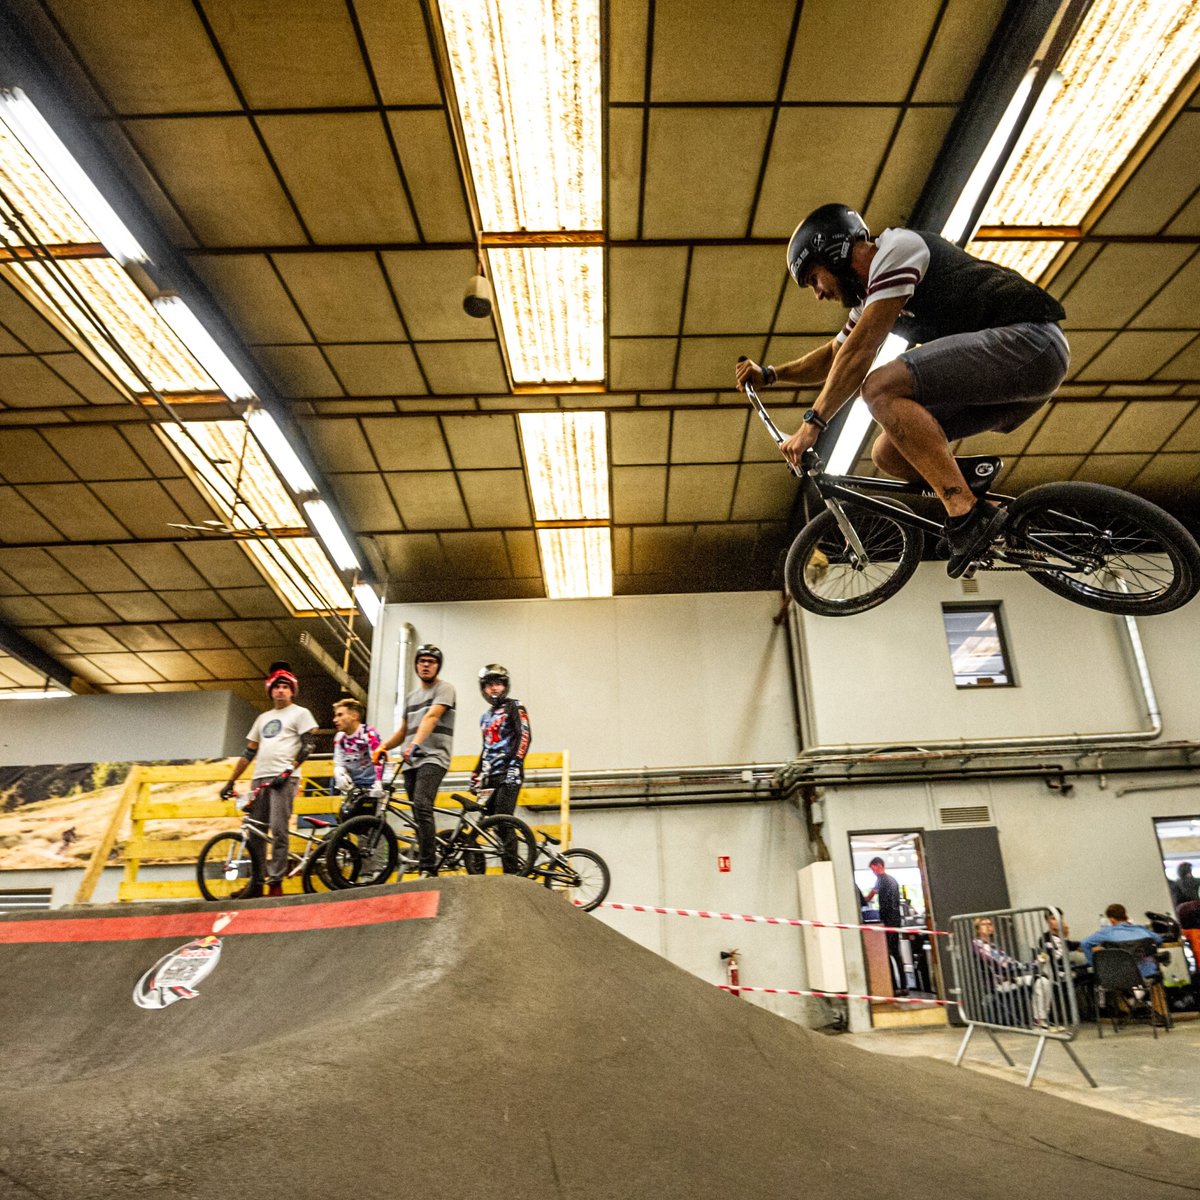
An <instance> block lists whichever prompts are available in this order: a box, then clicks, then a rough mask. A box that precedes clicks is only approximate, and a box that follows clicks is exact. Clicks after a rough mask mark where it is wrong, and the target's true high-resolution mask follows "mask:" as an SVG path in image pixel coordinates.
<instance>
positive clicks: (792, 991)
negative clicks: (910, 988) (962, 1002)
mask: <svg viewBox="0 0 1200 1200" xmlns="http://www.w3.org/2000/svg"><path fill="white" fill-rule="evenodd" d="M717 987H718V988H719V989H720V990H721V991H723V992H733V991H738V992H765V993H767V995H769V996H816V997H817V998H818V999H819V1000H883V1001H886V1002H887V1003H889V1004H944V1005H951V1004H957V1003H958V1001H957V1000H929V999H925V998H923V997H921V996H863V995H859V994H858V993H856V992H807V991H804V990H803V989H802V988H765V987H747V986H746V985H745V984H744V983H739V984H738V986H737V987H736V988H733V987H730V985H729V984H727V983H718V984H717Z"/></svg>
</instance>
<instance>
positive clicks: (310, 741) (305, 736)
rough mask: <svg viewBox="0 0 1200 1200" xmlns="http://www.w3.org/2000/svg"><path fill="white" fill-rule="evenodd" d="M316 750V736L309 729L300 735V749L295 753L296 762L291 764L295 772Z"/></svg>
mask: <svg viewBox="0 0 1200 1200" xmlns="http://www.w3.org/2000/svg"><path fill="white" fill-rule="evenodd" d="M316 748H317V735H316V734H315V733H313V731H312V730H311V729H310V730H309V731H308V732H307V733H302V734H301V735H300V749H299V750H297V751H296V761H295V762H294V763H292V769H293V770H295V769H296V768H297V767H298V766H299V765H300V764H301V763H302V762H303V761H304V760H305V759H306V758H307V757H308V756H309V755H310V754H312V752H313V751H314V750H315V749H316Z"/></svg>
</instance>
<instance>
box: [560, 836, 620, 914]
mask: <svg viewBox="0 0 1200 1200" xmlns="http://www.w3.org/2000/svg"><path fill="white" fill-rule="evenodd" d="M563 858H565V859H566V860H567V862H566V865H565V866H563V865H561V864H556V865H555V867H554V869H553V870H552V871H550V872H549V874H548V875H547V876H546V886H547V887H548V888H549V889H550V890H551V891H554V892H559V893H561V894H562V895H563V896H565V897H566V898H567V899H568V900H569V901H570V902H571V903H572V904H574V905H576V906H577V907H578V908H580V909H582V910H583V911H584V912H591V911H592V909H593V908H596V907H597V906H598V905H599V904H601V903H603V901H604V897H605V896H607V895H608V885H609V882H610V879H609V874H608V864H607V863H606V862H605V861H604V859H602V858H601V857H600V855H598V854H597V853H596V852H595V851H594V850H568V851H567V852H566V853H565V854H564V855H563Z"/></svg>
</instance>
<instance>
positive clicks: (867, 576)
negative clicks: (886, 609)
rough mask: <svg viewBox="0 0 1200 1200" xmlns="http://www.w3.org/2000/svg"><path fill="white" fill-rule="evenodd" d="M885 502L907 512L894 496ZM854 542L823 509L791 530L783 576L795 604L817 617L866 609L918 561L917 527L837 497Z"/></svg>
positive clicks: (905, 578)
mask: <svg viewBox="0 0 1200 1200" xmlns="http://www.w3.org/2000/svg"><path fill="white" fill-rule="evenodd" d="M888 505H889V506H890V507H892V508H894V509H896V510H898V511H899V512H900V513H902V514H903V513H907V514H908V515H909V516H912V515H913V513H912V511H911V510H910V509H908V508H906V507H905V506H904V505H903V504H900V503H898V502H897V501H894V500H889V501H888ZM841 507H842V511H843V513H844V514H845V516H846V519H847V521H848V522H849V523H850V525H851V526H852V527H853V529H854V533H855V535H856V536H857V539H858V543H859V547H861V553H860V551H859V549H858V548H856V547H855V546H854V544H853V541H852V539H849V538H848V537H847V536H846V534H845V533H843V531H842V528H841V526H840V525H839V524H838V522H837V518H836V517H835V516H834V515H833V513H832V512H831V511H830V510H829V509H826V510H825V511H824V512H823V513H818V514H817V516H815V517H813V519H812V520H811V521H809V523H808V524H807V525H805V526H804V528H803V529H801V530H800V532H799V533H798V534H797V535H796V540H795V541H794V542H793V543H792V548H791V549H790V550H789V551H788V556H787V563H786V565H785V566H784V569H783V573H784V580H785V581H786V583H787V590H788V592H789V593H791V597H792V599H793V600H795V601H796V603H797V604H799V605H800V607H801V608H805V609H807V610H808V611H809V612H813V613H817V614H818V615H819V616H822V617H848V616H852V615H853V614H855V613H861V612H866V611H867V610H868V609H870V608H874V607H875V606H876V605H879V604H882V603H883V602H884V601H885V600H887V599H889V598H890V597H892V596H894V595H895V594H896V593H897V592H898V591H899V590H900V589H901V588H902V587H903V586H904V585H905V584H906V583H907V582H908V581H909V579H911V578H912V573H913V572H914V571H915V570H916V569H917V564H918V563H919V562H920V561H921V547H922V545H923V541H924V539H923V537H922V535H921V531H920V530H919V529H917V528H915V527H909V526H908V525H905V524H903V523H902V521H900V520H897V519H896V518H894V517H890V516H888V515H887V514H886V513H881V512H877V511H875V510H874V509H869V508H865V507H862V506H860V505H857V504H854V503H852V502H848V501H842V502H841Z"/></svg>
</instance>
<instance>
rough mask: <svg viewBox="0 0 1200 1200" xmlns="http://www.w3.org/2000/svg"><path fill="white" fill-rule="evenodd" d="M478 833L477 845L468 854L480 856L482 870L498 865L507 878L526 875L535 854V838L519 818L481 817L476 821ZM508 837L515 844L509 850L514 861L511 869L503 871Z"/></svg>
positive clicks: (502, 814)
mask: <svg viewBox="0 0 1200 1200" xmlns="http://www.w3.org/2000/svg"><path fill="white" fill-rule="evenodd" d="M479 832H480V838H479V842H478V843H477V845H476V846H472V847H471V848H470V849H469V850H468V853H476V854H480V855H482V856H483V862H484V870H485V871H486V870H487V868H488V867H491V866H498V867H500V868H501V870H503V871H504V874H506V875H528V874H529V872H530V870H531V869H532V867H533V863H534V859H536V858H537V854H538V848H537V838H535V837H534V836H533V830H532V829H530V828H529V826H528V825H526V824H525V822H524V821H522V820H521V818H520V817H510V816H508V815H506V814H504V813H500V814H499V815H498V816H494V817H484V818H483V820H482V821H480V822H479ZM510 835H511V837H512V838H513V842H514V844H513V847H512V849H513V855H514V857H515V860H516V861H515V863H514V864H513V867H512V869H511V870H505V868H504V853H505V849H506V847H505V843H506V842H507V840H508V838H509V836H510Z"/></svg>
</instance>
